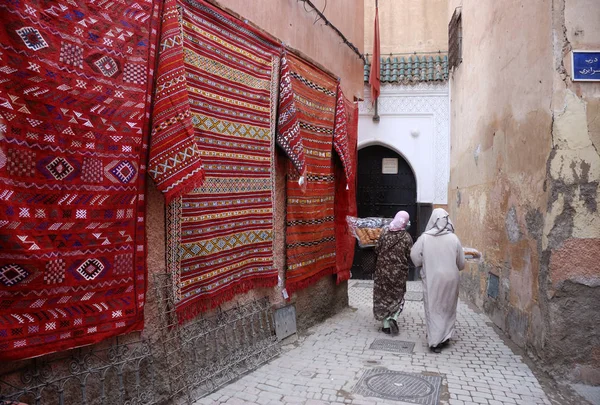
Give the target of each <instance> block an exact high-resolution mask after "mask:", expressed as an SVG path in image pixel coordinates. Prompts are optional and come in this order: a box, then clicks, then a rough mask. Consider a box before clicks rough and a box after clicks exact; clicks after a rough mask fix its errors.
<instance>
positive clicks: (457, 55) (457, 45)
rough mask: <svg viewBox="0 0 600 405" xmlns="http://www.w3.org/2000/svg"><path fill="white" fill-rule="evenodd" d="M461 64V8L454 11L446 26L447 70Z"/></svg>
mask: <svg viewBox="0 0 600 405" xmlns="http://www.w3.org/2000/svg"><path fill="white" fill-rule="evenodd" d="M461 62H462V13H461V8H460V7H458V8H457V9H455V10H454V14H453V15H452V19H451V20H450V24H448V68H449V69H453V68H456V67H458V65H460V64H461Z"/></svg>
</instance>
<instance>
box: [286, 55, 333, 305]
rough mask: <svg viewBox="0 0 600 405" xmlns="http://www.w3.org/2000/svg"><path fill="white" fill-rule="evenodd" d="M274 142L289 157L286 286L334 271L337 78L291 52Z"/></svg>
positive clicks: (303, 284) (306, 282)
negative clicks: (333, 156)
mask: <svg viewBox="0 0 600 405" xmlns="http://www.w3.org/2000/svg"><path fill="white" fill-rule="evenodd" d="M281 63H282V70H281V86H280V97H279V100H280V101H279V104H280V107H279V122H278V133H277V142H278V144H279V145H280V146H281V148H282V149H283V150H284V151H285V153H286V154H287V156H288V158H289V159H290V164H289V170H288V178H287V183H286V189H287V213H286V224H287V228H286V256H287V269H286V289H287V290H288V292H289V293H290V294H291V293H293V292H294V291H297V290H299V289H302V288H304V287H306V286H308V285H310V284H312V283H314V282H316V281H317V280H318V279H320V278H321V277H323V276H325V275H327V274H333V273H334V272H335V270H336V263H335V260H336V258H335V249H336V244H335V231H334V195H335V182H334V167H333V163H332V147H333V129H334V119H335V105H336V89H337V81H336V80H334V79H333V78H331V77H330V76H329V75H327V74H326V73H324V72H323V71H321V70H319V69H317V68H315V67H313V66H312V65H309V64H308V63H306V62H304V61H302V60H300V59H299V58H297V57H295V56H294V55H291V54H287V55H285V56H284V57H283V58H282V62H281Z"/></svg>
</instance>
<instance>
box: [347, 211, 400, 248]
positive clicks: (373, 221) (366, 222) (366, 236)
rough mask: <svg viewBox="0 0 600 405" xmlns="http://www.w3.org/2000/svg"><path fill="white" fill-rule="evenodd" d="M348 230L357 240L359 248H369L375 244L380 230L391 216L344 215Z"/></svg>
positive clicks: (388, 221)
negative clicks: (361, 216)
mask: <svg viewBox="0 0 600 405" xmlns="http://www.w3.org/2000/svg"><path fill="white" fill-rule="evenodd" d="M346 222H348V227H349V228H350V231H351V232H352V234H353V235H354V237H355V238H356V240H358V246H359V247H361V248H370V247H374V246H375V245H377V241H378V240H379V237H380V236H381V232H382V231H383V228H384V227H385V226H388V225H389V224H390V222H392V218H377V217H368V218H357V217H351V216H347V217H346Z"/></svg>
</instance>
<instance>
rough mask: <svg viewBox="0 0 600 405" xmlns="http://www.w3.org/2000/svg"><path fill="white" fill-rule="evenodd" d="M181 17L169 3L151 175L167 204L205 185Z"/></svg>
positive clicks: (164, 17)
mask: <svg viewBox="0 0 600 405" xmlns="http://www.w3.org/2000/svg"><path fill="white" fill-rule="evenodd" d="M179 19H180V13H179V11H178V10H177V3H176V1H175V0H167V1H166V2H165V8H164V11H163V14H162V24H161V38H160V48H159V52H160V53H159V55H158V70H157V75H158V77H157V80H156V89H155V92H156V96H155V98H154V110H153V121H152V124H153V129H152V138H151V145H150V162H149V164H148V167H149V169H148V172H149V173H150V175H151V176H152V178H153V179H154V181H155V182H156V186H157V188H158V189H159V190H161V191H162V192H163V193H165V197H166V199H167V201H171V200H172V199H173V197H176V196H180V195H182V194H183V193H185V192H187V191H191V190H192V189H193V188H194V187H196V186H201V185H202V180H203V179H204V169H203V167H202V159H201V156H200V150H199V149H198V145H197V143H196V140H195V137H194V126H193V123H192V113H191V110H190V100H189V95H188V91H187V77H186V72H185V66H184V64H183V63H182V61H183V58H184V55H183V46H182V32H181V24H180V21H179Z"/></svg>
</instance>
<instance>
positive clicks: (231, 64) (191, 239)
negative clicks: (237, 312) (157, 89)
mask: <svg viewBox="0 0 600 405" xmlns="http://www.w3.org/2000/svg"><path fill="white" fill-rule="evenodd" d="M179 4H180V6H181V9H182V17H181V21H182V22H181V24H182V27H183V42H182V43H181V41H179V44H180V46H181V47H182V54H183V56H184V59H183V61H182V62H181V63H183V64H184V65H183V70H184V72H185V80H186V82H187V97H188V100H189V105H190V113H191V122H192V125H193V129H194V135H195V137H196V141H197V143H198V149H199V151H200V154H201V157H202V161H203V164H204V176H205V178H204V183H203V185H202V186H201V187H199V188H196V189H194V190H193V191H191V192H189V193H187V194H185V195H183V196H182V197H177V198H175V199H174V200H173V202H172V203H171V204H170V205H169V207H168V228H169V229H168V250H169V253H168V265H169V269H170V271H171V272H172V274H173V275H174V293H175V298H176V301H177V304H176V306H177V313H178V318H179V320H180V321H185V320H187V319H190V318H192V317H194V316H195V315H196V314H197V313H198V312H201V311H204V310H206V309H209V308H212V307H215V306H218V305H220V304H221V303H223V302H224V301H226V300H229V299H231V298H232V297H233V296H234V295H235V294H238V293H241V292H245V291H247V290H249V289H252V288H256V287H267V286H268V287H271V286H274V285H276V284H277V275H278V273H277V270H276V269H275V268H274V266H273V237H274V234H273V206H274V204H273V201H274V198H273V193H274V170H273V164H274V156H273V154H274V129H275V128H274V126H275V122H276V117H275V114H276V108H277V89H278V84H279V57H280V48H279V46H277V45H276V44H273V43H271V42H269V41H268V40H266V39H265V38H264V37H262V36H261V35H260V34H259V33H258V32H256V31H255V30H254V29H252V28H251V27H250V26H248V25H247V24H245V23H243V22H242V21H239V20H236V19H234V18H233V17H230V16H227V15H225V14H223V13H222V12H221V11H218V10H217V9H215V8H213V7H212V6H209V5H207V4H206V3H204V2H202V1H198V0H183V1H181V2H180V3H179ZM167 12H169V11H167ZM168 28H169V27H168V26H167V29H168ZM175 32H178V31H175ZM176 42H177V41H173V43H176ZM171 68H172V69H177V70H179V69H181V67H180V66H172V67H171ZM164 74H165V72H159V75H164Z"/></svg>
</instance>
